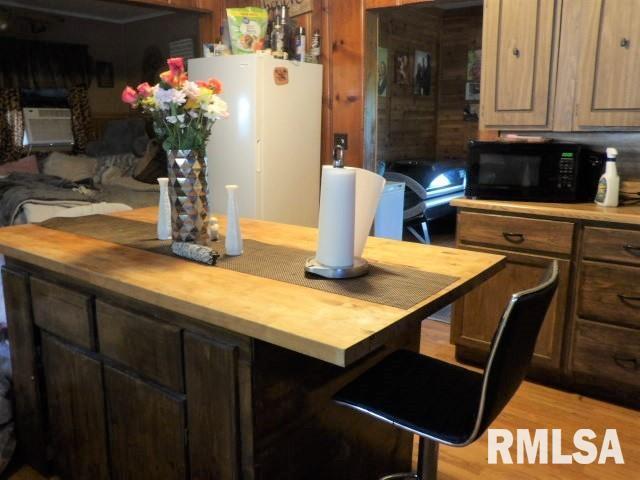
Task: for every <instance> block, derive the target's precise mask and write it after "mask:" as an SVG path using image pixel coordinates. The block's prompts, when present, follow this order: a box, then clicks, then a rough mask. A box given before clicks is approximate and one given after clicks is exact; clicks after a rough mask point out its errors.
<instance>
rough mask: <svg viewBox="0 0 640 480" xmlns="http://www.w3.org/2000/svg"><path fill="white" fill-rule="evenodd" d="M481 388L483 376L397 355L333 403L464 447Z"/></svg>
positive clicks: (407, 353)
mask: <svg viewBox="0 0 640 480" xmlns="http://www.w3.org/2000/svg"><path fill="white" fill-rule="evenodd" d="M481 389H482V375H481V374H480V373H476V372H473V371H471V370H467V369H466V368H462V367H458V366H456V365H451V364H449V363H446V362H442V361H440V360H437V359H435V358H431V357H427V356H424V355H420V354H418V353H414V352H411V351H408V350H398V351H396V352H394V353H392V354H390V355H389V356H388V357H386V358H385V359H384V360H382V361H381V362H380V363H378V364H377V365H376V366H374V367H373V368H371V369H370V370H368V371H366V372H365V373H364V374H362V375H361V376H360V377H358V378H357V379H356V380H354V381H353V382H352V383H350V384H349V385H347V386H346V387H345V388H344V389H342V390H341V391H339V392H338V393H337V394H336V395H335V397H334V400H335V401H337V402H338V403H342V404H345V405H348V406H350V407H352V408H355V409H358V410H361V411H364V412H366V413H370V414H371V415H374V416H375V417H378V418H380V419H381V420H385V421H387V422H389V423H392V424H394V425H397V426H398V427H401V428H404V429H405V430H410V431H412V432H414V433H417V434H418V435H421V436H423V437H428V438H431V439H433V440H436V441H438V442H440V443H444V444H450V445H462V444H464V443H465V442H467V441H468V440H469V438H470V437H471V435H472V433H473V430H474V427H475V424H476V419H477V415H478V411H479V408H478V407H479V405H478V402H479V399H480V392H481Z"/></svg>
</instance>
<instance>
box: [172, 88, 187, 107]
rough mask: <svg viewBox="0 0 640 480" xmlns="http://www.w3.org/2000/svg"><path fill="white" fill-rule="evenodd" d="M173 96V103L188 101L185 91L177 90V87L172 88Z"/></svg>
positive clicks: (180, 103)
mask: <svg viewBox="0 0 640 480" xmlns="http://www.w3.org/2000/svg"><path fill="white" fill-rule="evenodd" d="M171 90H172V93H173V95H172V97H171V101H172V102H173V103H177V104H178V105H182V104H183V103H186V102H187V96H186V95H185V94H184V92H183V91H182V90H176V89H175V88H172V89H171Z"/></svg>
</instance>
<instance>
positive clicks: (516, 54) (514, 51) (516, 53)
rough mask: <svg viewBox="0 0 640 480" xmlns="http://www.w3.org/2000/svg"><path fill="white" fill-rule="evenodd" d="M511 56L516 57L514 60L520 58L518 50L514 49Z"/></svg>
mask: <svg viewBox="0 0 640 480" xmlns="http://www.w3.org/2000/svg"><path fill="white" fill-rule="evenodd" d="M513 56H514V57H516V58H520V49H518V48H514V49H513Z"/></svg>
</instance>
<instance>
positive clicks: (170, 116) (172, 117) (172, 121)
mask: <svg viewBox="0 0 640 480" xmlns="http://www.w3.org/2000/svg"><path fill="white" fill-rule="evenodd" d="M177 121H178V117H176V116H175V115H169V116H168V117H167V122H169V123H176V122H177Z"/></svg>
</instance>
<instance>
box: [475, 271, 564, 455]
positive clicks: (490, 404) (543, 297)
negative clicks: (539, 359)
mask: <svg viewBox="0 0 640 480" xmlns="http://www.w3.org/2000/svg"><path fill="white" fill-rule="evenodd" d="M557 286H558V262H557V261H553V263H552V264H551V265H550V267H549V269H548V270H547V272H546V274H545V277H544V280H543V281H542V283H541V284H540V285H538V286H536V287H534V288H531V289H529V290H525V291H522V292H519V293H515V294H514V295H513V296H512V297H511V301H510V302H509V304H508V305H507V308H506V310H505V312H504V314H503V315H502V319H501V320H500V323H499V325H498V328H497V330H496V333H495V334H494V336H493V340H492V342H491V349H490V352H489V360H488V361H487V365H486V368H485V371H484V376H483V382H482V393H481V397H480V404H479V411H478V417H477V419H476V426H475V430H474V432H473V434H472V435H471V438H470V439H469V440H468V442H467V444H468V443H471V442H473V441H475V440H476V439H477V438H478V437H479V436H480V435H482V434H483V433H484V432H485V430H486V429H487V428H489V426H490V425H491V423H492V422H493V421H494V420H495V419H496V417H497V416H498V415H499V414H500V412H501V411H502V409H503V408H504V407H505V406H506V405H507V403H509V400H511V397H513V395H514V394H515V393H516V391H517V390H518V387H520V384H521V383H522V381H523V380H524V377H525V376H526V374H527V370H528V368H529V364H530V363H531V358H532V357H533V351H534V348H535V345H536V340H537V338H538V333H540V328H541V327H542V322H543V321H544V318H545V316H546V315H547V311H548V310H549V305H550V304H551V300H552V299H553V296H554V294H555V291H556V288H557Z"/></svg>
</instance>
